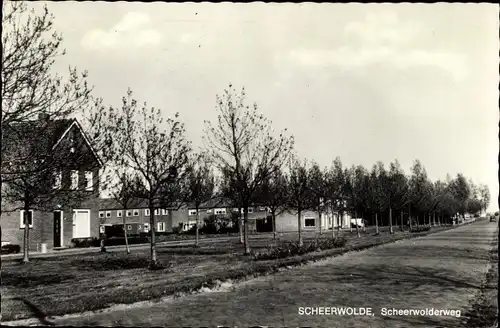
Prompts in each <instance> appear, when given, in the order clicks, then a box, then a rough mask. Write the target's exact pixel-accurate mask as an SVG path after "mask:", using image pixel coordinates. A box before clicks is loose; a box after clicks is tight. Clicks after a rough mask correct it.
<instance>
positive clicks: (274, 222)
mask: <svg viewBox="0 0 500 328" xmlns="http://www.w3.org/2000/svg"><path fill="white" fill-rule="evenodd" d="M271 217H272V220H273V239H276V214H275V213H274V211H273V212H272V213H271Z"/></svg>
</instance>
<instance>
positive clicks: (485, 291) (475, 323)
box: [466, 239, 498, 328]
mask: <svg viewBox="0 0 500 328" xmlns="http://www.w3.org/2000/svg"><path fill="white" fill-rule="evenodd" d="M494 243H495V245H494V247H493V248H492V249H491V251H490V253H489V259H490V263H491V267H490V269H489V270H488V273H487V274H486V281H485V282H484V284H483V285H482V286H481V289H480V291H479V294H478V296H477V297H476V298H475V299H474V303H473V304H472V306H471V309H470V310H469V312H468V313H466V316H467V317H468V319H467V323H466V327H477V328H483V327H484V328H490V327H493V325H494V324H495V323H496V322H498V239H496V240H495V242H494Z"/></svg>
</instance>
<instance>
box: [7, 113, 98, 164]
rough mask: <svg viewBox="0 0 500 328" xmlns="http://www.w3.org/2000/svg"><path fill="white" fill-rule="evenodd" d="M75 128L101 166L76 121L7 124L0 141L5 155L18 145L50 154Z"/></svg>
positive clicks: (13, 150)
mask: <svg viewBox="0 0 500 328" xmlns="http://www.w3.org/2000/svg"><path fill="white" fill-rule="evenodd" d="M73 126H77V128H78V130H79V131H80V132H81V134H82V136H83V139H84V140H85V142H86V143H87V145H88V147H89V148H90V150H91V151H92V153H93V155H94V156H95V158H96V159H97V161H98V162H99V164H100V165H101V166H102V161H101V159H100V158H99V156H98V155H97V154H96V152H95V150H94V149H93V147H92V145H91V144H90V142H89V140H88V137H87V136H86V134H85V132H84V131H83V129H82V127H81V126H80V124H79V123H78V121H77V120H76V119H74V118H73V119H55V120H36V121H35V120H34V121H26V122H22V123H14V124H8V125H6V126H5V127H3V131H2V139H3V140H2V141H3V145H2V146H3V149H2V151H3V152H5V154H7V156H8V154H13V153H14V152H16V151H17V150H18V149H19V145H30V147H31V148H32V149H31V151H37V152H38V151H41V152H47V153H50V151H51V150H53V149H54V148H55V147H56V146H57V145H58V144H59V143H60V141H61V140H62V139H63V138H64V136H65V135H66V134H67V133H68V132H69V130H70V129H71V128H72V127H73Z"/></svg>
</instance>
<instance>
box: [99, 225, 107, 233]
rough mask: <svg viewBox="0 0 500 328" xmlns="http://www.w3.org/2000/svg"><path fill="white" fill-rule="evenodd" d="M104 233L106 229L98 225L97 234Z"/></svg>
mask: <svg viewBox="0 0 500 328" xmlns="http://www.w3.org/2000/svg"><path fill="white" fill-rule="evenodd" d="M104 232H106V228H105V227H104V225H100V226H99V233H104Z"/></svg>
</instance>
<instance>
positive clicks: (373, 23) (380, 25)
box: [344, 12, 421, 45]
mask: <svg viewBox="0 0 500 328" xmlns="http://www.w3.org/2000/svg"><path fill="white" fill-rule="evenodd" d="M420 28H421V27H420V26H419V25H418V24H416V23H415V22H410V21H405V22H400V21H399V18H398V16H397V15H396V14H395V13H393V12H382V13H378V14H374V13H369V14H368V15H367V16H366V18H365V20H364V21H361V22H350V23H348V24H347V25H346V26H345V27H344V33H345V34H346V35H347V36H354V37H357V38H358V39H360V40H361V41H363V43H364V44H369V45H377V44H384V43H388V44H392V45H403V44H407V43H409V42H411V41H412V39H413V38H414V37H415V36H416V35H417V34H418V32H419V30H420Z"/></svg>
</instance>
